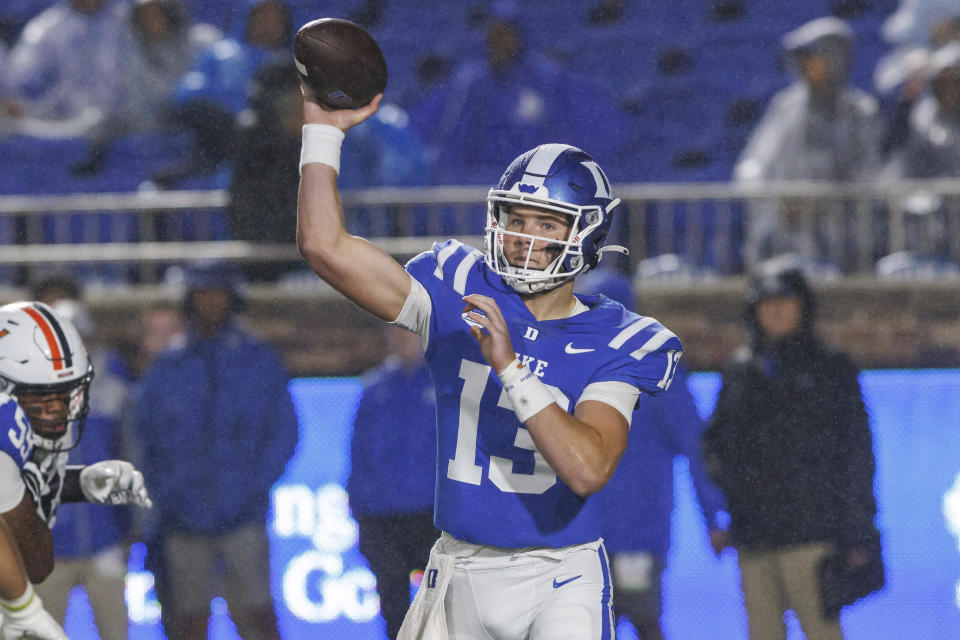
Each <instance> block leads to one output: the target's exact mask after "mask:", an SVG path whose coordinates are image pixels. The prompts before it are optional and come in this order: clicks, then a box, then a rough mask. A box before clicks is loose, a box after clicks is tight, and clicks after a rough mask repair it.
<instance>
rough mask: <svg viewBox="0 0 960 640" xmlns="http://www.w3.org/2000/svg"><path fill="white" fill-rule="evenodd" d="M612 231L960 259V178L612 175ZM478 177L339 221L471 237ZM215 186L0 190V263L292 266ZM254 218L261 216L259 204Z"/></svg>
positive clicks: (694, 257) (399, 237) (859, 257)
mask: <svg viewBox="0 0 960 640" xmlns="http://www.w3.org/2000/svg"><path fill="white" fill-rule="evenodd" d="M617 192H618V195H619V196H620V197H621V198H622V199H623V202H624V205H625V208H624V210H623V211H624V213H623V214H621V215H619V216H618V219H617V220H616V221H615V224H614V229H613V231H612V232H611V233H612V240H613V241H615V242H619V243H622V244H626V245H627V246H628V247H629V248H630V250H631V258H630V260H631V264H632V266H634V267H636V266H638V265H640V264H642V263H643V261H644V260H646V259H650V258H654V257H655V256H663V255H669V256H671V257H672V258H673V261H672V263H671V264H674V265H681V266H682V267H683V268H686V269H688V270H692V271H693V272H707V273H714V274H722V275H728V274H738V273H741V272H743V271H744V269H746V268H747V267H749V265H750V264H752V263H753V262H755V261H757V260H760V259H762V258H766V257H769V256H771V255H774V254H777V253H782V252H783V251H792V252H795V253H797V254H800V255H804V256H806V257H807V258H810V259H811V260H813V261H816V262H818V263H821V264H826V265H829V266H830V268H833V269H835V270H836V272H837V273H843V274H853V273H856V274H871V273H874V271H875V269H876V265H877V263H878V261H879V260H880V259H881V258H883V257H884V256H887V255H890V254H898V253H899V254H903V253H905V252H909V253H911V254H912V255H916V256H921V257H924V258H930V259H933V260H938V261H943V262H945V263H950V262H952V263H954V264H957V263H960V181H957V180H934V181H902V182H889V183H882V184H881V183H876V184H834V183H815V182H807V183H802V182H791V183H778V184H765V185H742V184H730V183H709V184H627V185H620V187H619V188H618V189H617ZM485 197H486V189H485V188H483V187H434V188H378V189H367V190H358V191H351V192H345V193H343V203H344V209H345V211H346V219H347V224H348V228H350V230H351V231H353V232H355V233H359V234H362V235H364V236H366V237H368V238H370V239H371V240H373V242H374V243H375V244H377V245H379V246H380V247H382V248H383V249H384V250H386V251H388V252H389V253H391V254H393V255H395V256H397V257H404V256H410V255H414V254H416V253H418V252H419V251H422V250H424V249H426V248H427V247H429V245H430V243H431V242H432V241H435V240H441V239H445V238H448V237H459V238H461V239H464V240H466V241H467V242H470V243H482V237H481V234H482V231H483V225H484V221H485V218H484V211H485V204H484V202H485ZM228 207H229V196H228V194H227V193H226V192H225V191H180V192H164V191H154V192H147V193H122V194H117V193H105V194H78V195H62V196H26V195H23V196H0V270H6V271H5V272H4V273H6V275H7V276H8V277H10V274H9V271H10V270H11V269H13V270H19V276H18V277H21V278H22V277H26V276H24V272H30V271H32V270H35V269H42V268H47V266H48V265H60V266H61V267H64V266H73V267H77V268H80V269H81V270H85V271H84V274H85V275H89V274H92V275H93V277H101V278H106V279H110V278H119V279H121V280H123V279H131V278H132V279H133V280H134V281H136V282H153V281H156V280H158V279H159V278H161V277H162V272H163V268H164V266H165V265H169V264H177V263H182V262H185V261H188V260H192V259H197V258H211V259H213V258H221V259H227V260H232V261H235V262H238V263H289V264H296V263H299V260H300V259H299V256H298V255H297V251H296V248H295V247H294V245H293V238H291V242H290V243H289V244H256V243H251V242H246V241H239V240H232V239H230V233H229V220H228ZM264 215H270V212H265V213H264Z"/></svg>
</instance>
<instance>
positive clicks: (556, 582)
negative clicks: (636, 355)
mask: <svg viewBox="0 0 960 640" xmlns="http://www.w3.org/2000/svg"><path fill="white" fill-rule="evenodd" d="M591 351H592V349H591ZM582 577H583V574H582V573H581V574H580V575H578V576H573V577H572V578H567V579H566V580H557V579H556V578H554V579H553V588H554V589H559V588H560V587H562V586H563V585H565V584H567V583H568V582H573V581H574V580H576V579H577V578H582Z"/></svg>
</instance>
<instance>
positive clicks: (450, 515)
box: [297, 91, 681, 640]
mask: <svg viewBox="0 0 960 640" xmlns="http://www.w3.org/2000/svg"><path fill="white" fill-rule="evenodd" d="M305 95H306V97H305V104H304V110H305V116H306V122H307V123H308V124H307V125H306V126H305V127H304V139H303V140H304V141H303V151H302V154H301V176H302V177H301V183H300V194H299V213H298V231H297V241H298V246H299V249H300V252H301V254H302V255H303V257H304V258H305V260H306V261H307V262H308V263H309V264H310V266H311V267H312V268H313V269H314V270H315V271H316V272H317V274H318V275H319V276H320V277H321V278H323V279H324V280H326V281H327V282H328V283H330V284H331V285H332V286H333V287H334V288H336V289H337V290H338V291H340V292H341V293H343V294H344V295H345V296H347V297H348V298H350V299H351V300H353V301H354V302H355V303H356V304H358V305H359V306H360V307H362V308H364V309H366V310H368V311H370V312H371V313H373V314H374V315H376V316H378V317H380V318H382V319H384V320H387V321H389V322H395V323H396V324H398V325H400V326H402V327H404V328H407V329H409V330H411V331H414V332H416V333H417V334H419V335H420V337H421V339H422V341H423V344H424V347H425V353H426V358H427V362H428V364H429V366H430V369H431V374H432V377H433V380H434V384H435V385H436V387H437V405H438V406H437V438H438V446H437V454H438V457H437V482H436V487H437V495H436V509H435V520H436V525H437V527H438V528H439V529H441V530H442V532H443V533H442V535H441V538H440V540H439V541H438V542H437V544H436V545H435V546H434V551H433V552H432V553H431V559H430V564H429V565H428V568H427V571H426V574H425V578H424V581H423V584H422V585H421V588H420V591H419V592H418V595H417V598H416V599H415V601H414V604H413V605H412V607H411V610H410V612H408V615H407V620H406V621H405V622H404V627H403V630H402V631H401V633H400V636H399V637H400V638H434V637H440V638H446V637H449V638H456V639H458V640H465V639H474V638H476V639H480V638H483V639H497V640H508V639H516V640H521V639H534V640H543V639H549V640H565V639H570V640H574V639H576V640H601V639H607V638H611V637H613V634H614V624H613V617H612V609H611V597H612V594H611V586H610V575H609V570H608V565H607V558H606V553H605V551H604V548H603V543H602V540H601V539H600V522H599V520H600V518H599V513H598V504H597V503H596V502H595V501H593V500H591V499H590V496H591V495H592V494H594V493H596V492H597V491H599V490H600V489H601V488H602V487H603V486H604V485H605V484H606V483H607V481H608V480H609V479H610V477H611V475H612V474H613V472H614V469H615V468H616V466H617V463H618V462H619V460H620V457H621V456H622V455H623V452H624V450H625V447H626V444H627V433H628V429H629V427H630V419H631V416H632V413H633V409H634V406H635V404H636V401H637V398H638V396H639V394H640V393H650V394H653V393H657V392H659V391H662V390H664V389H666V388H667V386H668V385H669V384H670V381H671V379H672V376H673V372H674V370H675V368H676V366H677V363H678V361H679V358H680V354H681V346H680V342H679V341H678V340H677V337H676V336H675V335H674V334H673V333H671V332H670V331H669V330H668V329H666V328H664V327H663V326H662V325H660V324H659V323H658V322H657V321H656V320H654V319H652V318H645V317H641V316H638V315H636V314H633V313H631V312H629V311H627V310H626V309H625V308H624V307H623V306H621V305H620V304H618V303H616V302H613V301H611V300H609V299H607V298H604V297H602V296H579V295H578V296H574V295H573V279H574V277H575V276H576V275H577V274H579V273H584V272H586V271H587V270H589V269H592V268H593V267H595V266H596V265H597V263H598V262H599V260H600V257H601V253H602V252H603V251H604V250H609V249H613V248H605V247H604V242H605V237H606V234H607V231H608V229H609V227H610V221H611V216H612V214H613V210H614V208H615V207H616V206H617V203H618V202H619V201H618V200H616V199H614V198H613V196H612V195H611V189H610V183H609V182H608V180H607V178H606V176H605V175H604V173H603V171H601V169H600V167H599V166H598V165H597V163H595V162H594V161H593V160H592V159H591V157H590V156H589V155H588V154H586V153H585V152H583V151H581V150H580V149H577V148H575V147H571V146H568V145H562V144H546V145H542V146H540V147H537V148H535V149H532V150H530V151H529V152H527V153H525V154H523V155H521V156H520V157H518V158H517V159H516V160H514V161H513V163H512V164H511V165H510V166H509V167H508V168H507V170H506V172H505V173H504V174H503V176H502V177H501V179H500V182H499V184H498V185H497V186H496V187H495V188H494V189H492V190H491V191H490V193H489V196H488V215H487V228H486V243H485V246H486V249H485V251H484V252H481V251H479V250H476V249H473V248H471V247H467V246H465V245H463V244H461V243H460V242H457V241H456V240H450V241H448V242H446V243H442V244H436V245H434V247H433V249H432V250H430V251H427V252H425V253H423V254H421V255H419V256H417V257H415V258H414V259H412V260H411V261H410V262H409V263H408V264H407V265H406V267H405V268H404V267H402V266H401V265H400V264H399V263H397V262H396V261H394V260H393V259H392V258H391V257H390V256H389V255H387V254H386V253H384V252H383V251H381V250H380V249H378V248H376V247H375V246H374V245H372V244H371V243H369V242H368V241H366V240H364V239H362V238H358V237H355V236H351V235H349V234H348V233H347V232H346V231H345V229H344V223H343V211H342V208H341V205H340V201H339V197H338V191H337V168H338V158H339V149H340V143H341V141H342V139H343V137H344V133H345V132H346V131H347V130H348V129H349V128H350V127H352V126H353V125H355V124H357V123H359V122H361V121H363V120H364V119H365V118H367V117H369V116H370V115H371V114H372V113H374V112H375V111H376V109H377V106H378V104H379V98H376V99H374V101H373V102H372V103H371V104H370V105H368V106H367V107H364V108H362V109H357V110H337V111H325V110H323V109H322V108H321V107H320V106H319V105H318V104H317V103H316V102H315V101H314V100H313V99H312V97H311V96H310V95H309V92H308V91H305ZM617 249H619V248H617ZM409 462H410V464H426V463H428V461H417V460H411V461H409Z"/></svg>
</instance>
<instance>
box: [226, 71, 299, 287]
mask: <svg viewBox="0 0 960 640" xmlns="http://www.w3.org/2000/svg"><path fill="white" fill-rule="evenodd" d="M302 103H303V98H302V96H301V95H300V76H299V74H298V73H297V70H296V69H295V68H294V67H293V65H292V64H290V62H289V61H285V62H282V63H274V64H268V65H265V66H264V67H262V68H261V69H260V70H259V71H257V73H256V75H255V76H254V78H253V81H252V83H251V84H250V97H249V109H248V110H246V111H244V112H243V113H242V114H241V117H240V129H239V131H238V134H237V145H236V147H235V149H236V152H235V154H234V156H233V160H232V171H231V178H230V209H229V214H230V228H231V235H232V237H233V238H235V239H237V240H247V241H250V242H257V243H287V244H292V243H293V242H294V241H295V238H296V227H297V189H298V185H299V183H300V174H299V173H298V171H297V163H298V161H299V158H300V131H301V128H302V127H303V106H302ZM287 268H288V267H287V265H274V264H269V263H251V264H249V265H245V266H244V274H245V275H246V277H247V278H248V279H250V280H274V279H276V277H277V276H278V275H280V274H281V273H282V272H283V271H285V270H286V269H287Z"/></svg>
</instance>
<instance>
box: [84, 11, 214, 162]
mask: <svg viewBox="0 0 960 640" xmlns="http://www.w3.org/2000/svg"><path fill="white" fill-rule="evenodd" d="M130 28H131V29H132V30H133V33H134V36H135V41H136V45H137V46H136V49H135V50H134V51H132V52H130V55H128V56H126V60H127V61H126V66H127V67H128V69H129V72H130V75H131V78H130V83H131V87H130V92H129V94H128V95H127V96H126V100H125V104H124V106H123V113H122V114H119V117H115V118H112V119H111V120H110V121H109V122H107V123H102V124H101V126H99V127H97V128H96V129H95V130H94V131H93V133H92V141H91V149H90V154H89V155H88V157H87V158H86V159H85V160H83V161H82V162H80V163H79V164H77V165H76V166H75V167H74V168H73V169H74V172H75V173H78V174H88V173H97V172H99V171H100V170H101V169H102V167H103V162H104V158H105V156H106V154H107V152H108V149H109V146H110V143H111V142H112V141H113V140H114V139H116V138H117V137H119V136H121V135H123V134H126V133H130V132H131V131H138V130H147V129H154V128H159V127H160V126H162V124H163V120H164V110H165V109H167V108H169V106H170V100H171V97H172V94H173V89H174V87H176V85H177V83H178V82H179V80H180V78H181V76H183V74H184V73H185V72H186V71H187V69H188V68H189V67H190V64H191V63H192V62H193V60H194V58H195V57H196V56H197V54H198V53H199V51H200V50H201V48H203V47H204V46H206V45H209V44H211V43H212V42H214V41H215V40H217V39H218V38H219V37H220V32H219V31H218V30H217V29H216V28H214V27H212V26H210V25H208V24H203V23H199V24H191V23H190V16H189V14H188V13H187V9H186V7H185V6H184V4H183V2H182V1H181V0H135V2H134V3H133V9H132V10H131V12H130Z"/></svg>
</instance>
